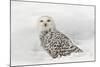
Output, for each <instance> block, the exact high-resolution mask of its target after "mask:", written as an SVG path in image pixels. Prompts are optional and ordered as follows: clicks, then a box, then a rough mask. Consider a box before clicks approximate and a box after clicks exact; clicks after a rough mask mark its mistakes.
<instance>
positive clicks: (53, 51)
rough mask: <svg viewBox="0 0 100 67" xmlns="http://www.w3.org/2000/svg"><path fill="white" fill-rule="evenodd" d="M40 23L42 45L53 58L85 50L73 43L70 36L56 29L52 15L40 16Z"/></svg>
mask: <svg viewBox="0 0 100 67" xmlns="http://www.w3.org/2000/svg"><path fill="white" fill-rule="evenodd" d="M38 24H39V27H40V41H41V45H42V47H43V48H44V49H45V50H46V51H47V53H48V54H49V55H50V56H51V57H52V58H57V57H58V56H60V57H62V56H67V55H71V53H73V52H74V53H78V52H83V50H82V49H80V48H79V47H78V46H76V45H74V44H73V43H72V41H71V40H70V38H69V37H67V36H66V35H64V34H63V33H62V32H60V31H58V30H57V29H56V26H55V23H54V20H53V18H52V17H49V16H42V17H40V18H39V20H38Z"/></svg>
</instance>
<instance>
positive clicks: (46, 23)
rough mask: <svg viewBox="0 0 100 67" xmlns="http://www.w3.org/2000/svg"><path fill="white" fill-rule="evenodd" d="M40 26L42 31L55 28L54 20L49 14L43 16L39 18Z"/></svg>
mask: <svg viewBox="0 0 100 67" xmlns="http://www.w3.org/2000/svg"><path fill="white" fill-rule="evenodd" d="M38 24H39V27H40V28H41V30H42V31H50V30H52V29H53V28H54V25H55V24H54V21H53V19H52V18H51V17H49V16H42V17H40V18H39V20H38Z"/></svg>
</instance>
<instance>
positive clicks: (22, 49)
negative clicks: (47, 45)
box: [11, 1, 95, 65]
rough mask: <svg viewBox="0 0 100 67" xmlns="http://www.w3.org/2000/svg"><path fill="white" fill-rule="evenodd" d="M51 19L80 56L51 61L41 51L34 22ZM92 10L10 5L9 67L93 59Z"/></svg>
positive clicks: (74, 55)
mask: <svg viewBox="0 0 100 67" xmlns="http://www.w3.org/2000/svg"><path fill="white" fill-rule="evenodd" d="M45 15H48V16H51V17H53V18H54V21H55V24H56V27H57V29H58V30H59V31H61V32H63V33H64V34H66V35H67V36H69V37H70V38H71V39H72V41H73V43H75V44H76V45H77V46H79V47H80V48H81V49H83V51H84V52H83V53H80V54H74V53H73V54H72V55H71V56H65V57H62V58H57V59H52V58H51V57H50V56H49V55H48V54H47V53H46V51H44V49H43V48H42V47H41V44H40V40H39V30H38V26H37V20H38V18H39V17H40V16H45ZM94 33H95V32H94V8H93V7H90V6H77V5H63V4H47V3H33V2H16V1H12V2H11V65H29V64H30V65H31V64H48V63H63V62H78V61H93V60H95V59H94V54H95V53H94V45H95V44H94Z"/></svg>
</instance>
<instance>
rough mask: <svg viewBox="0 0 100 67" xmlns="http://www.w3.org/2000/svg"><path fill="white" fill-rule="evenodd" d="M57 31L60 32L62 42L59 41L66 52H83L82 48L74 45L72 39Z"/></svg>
mask: <svg viewBox="0 0 100 67" xmlns="http://www.w3.org/2000/svg"><path fill="white" fill-rule="evenodd" d="M59 33H60V36H61V41H62V43H61V45H62V48H65V50H66V52H68V53H72V52H75V53H77V52H83V51H82V49H80V48H79V47H78V46H76V45H74V44H73V43H72V41H71V40H70V39H69V38H68V37H67V36H66V35H64V34H63V33H61V32H59Z"/></svg>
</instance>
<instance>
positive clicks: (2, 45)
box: [0, 0, 100, 67]
mask: <svg viewBox="0 0 100 67" xmlns="http://www.w3.org/2000/svg"><path fill="white" fill-rule="evenodd" d="M38 1H39V0H38ZM41 1H44V2H47V1H48V2H57V3H59V2H60V3H74V4H90V5H91V4H92V5H93V4H94V5H97V61H96V62H88V63H73V64H58V65H42V66H43V67H45V66H48V67H49V66H52V67H54V66H59V67H62V66H63V67H66V66H70V67H74V66H77V67H80V66H91V67H99V62H100V61H99V59H100V58H99V57H100V54H99V51H100V49H99V34H100V32H99V27H100V26H99V20H98V19H99V12H100V10H98V9H99V6H100V5H99V2H97V0H59V1H58V0H41ZM98 1H99V0H98ZM9 3H10V2H9V0H1V2H0V9H1V10H0V18H1V19H0V67H8V66H9V57H10V56H9V52H10V51H9V50H10V49H9V48H10V47H9V43H10V42H9V41H10V36H9V35H10V32H9V31H10V30H9V29H10V26H9V25H10V22H9V18H10V16H9V8H10V7H9V5H10V4H9ZM42 66H41V67H42Z"/></svg>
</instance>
